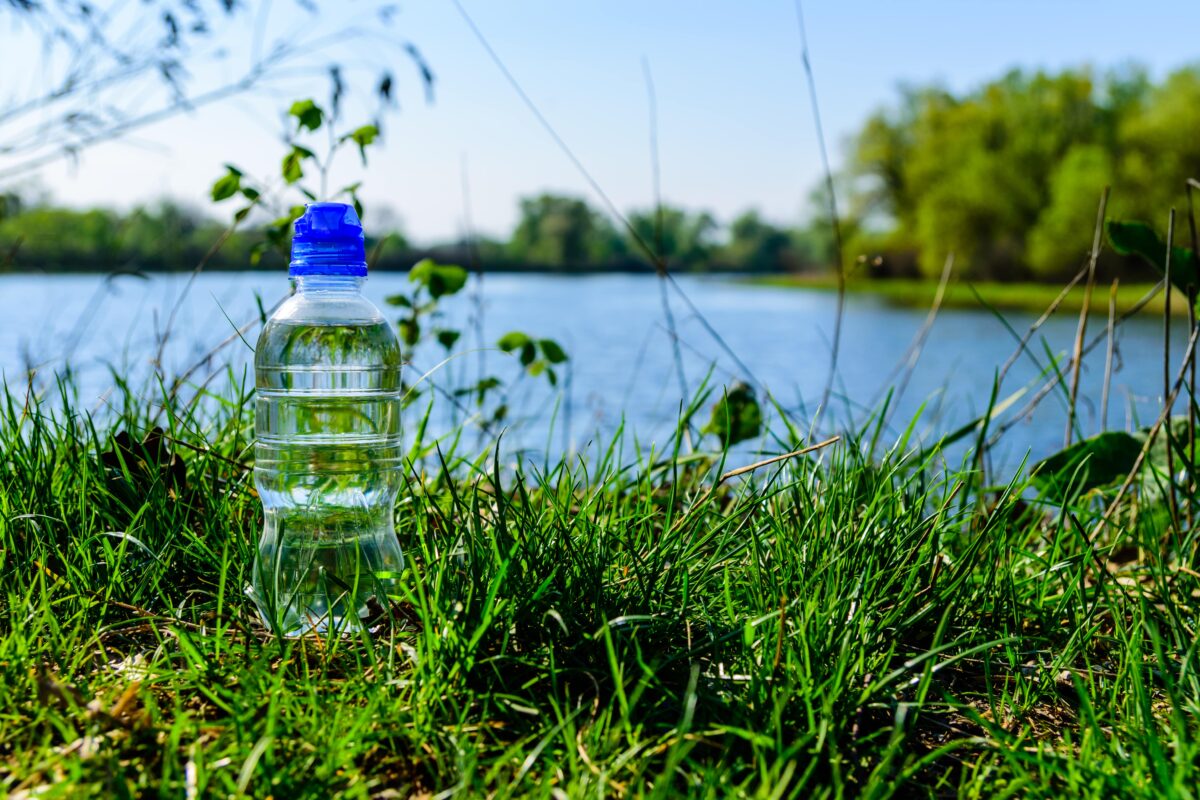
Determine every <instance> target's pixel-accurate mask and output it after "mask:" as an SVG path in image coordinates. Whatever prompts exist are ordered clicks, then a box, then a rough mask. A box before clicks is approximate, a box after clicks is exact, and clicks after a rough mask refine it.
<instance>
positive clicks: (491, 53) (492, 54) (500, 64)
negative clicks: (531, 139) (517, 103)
mask: <svg viewBox="0 0 1200 800" xmlns="http://www.w3.org/2000/svg"><path fill="white" fill-rule="evenodd" d="M451 2H453V3H454V7H455V9H457V11H458V14H459V16H461V17H462V19H463V22H465V23H466V24H467V27H468V28H470V30H471V33H472V34H473V35H474V36H475V39H476V40H477V41H478V42H479V44H480V46H482V47H483V49H484V51H485V52H486V53H487V55H488V58H490V59H491V61H492V63H493V64H494V65H495V66H496V69H498V70H499V71H500V74H501V75H502V76H503V77H504V80H505V81H506V82H507V83H508V85H509V86H510V87H512V90H513V91H514V92H516V94H517V97H518V98H519V99H520V100H521V103H522V104H524V106H525V108H526V109H528V111H529V113H531V114H532V115H533V117H534V119H536V120H537V123H538V125H539V126H541V128H542V130H543V131H545V132H546V135H548V136H549V137H550V138H551V140H553V142H554V144H555V146H556V147H558V149H559V150H560V151H561V152H562V154H563V155H564V156H566V158H567V160H568V161H570V162H571V165H572V166H573V167H575V171H576V172H578V173H579V174H580V176H581V177H582V178H583V179H584V181H585V182H586V183H587V185H588V186H589V187H591V189H592V191H593V192H594V193H595V194H596V197H598V198H599V199H600V202H601V203H603V204H604V207H605V208H606V209H607V210H608V213H609V214H610V215H611V216H612V218H613V219H615V220H617V221H618V222H619V223H621V226H622V227H623V228H624V229H625V231H626V233H628V235H629V238H630V239H631V240H632V241H633V243H634V245H636V246H637V248H638V249H639V250H641V251H642V252H643V253H644V254H645V255H646V257H647V258H648V259H649V260H650V262H651V263H652V264H656V265H657V261H658V259H657V254H656V253H655V251H654V248H653V247H651V246H650V244H649V243H648V242H647V241H646V240H645V238H644V237H643V236H642V235H641V234H640V233H638V231H637V229H636V228H634V226H633V224H632V223H630V221H629V218H628V217H626V216H625V215H624V214H622V213H621V211H620V210H619V209H618V208H617V205H616V203H614V202H613V201H612V198H611V197H609V196H608V193H607V192H605V191H604V189H603V188H602V187H601V186H600V183H599V181H597V180H596V179H595V178H594V177H593V176H592V173H591V172H589V171H588V169H587V167H585V166H584V164H583V162H582V161H581V160H580V159H579V157H578V156H577V155H575V151H574V150H572V149H571V148H570V146H569V145H568V144H567V142H566V140H565V139H563V138H562V136H560V135H559V133H558V131H557V130H555V128H554V126H553V125H551V124H550V120H548V119H547V118H546V116H545V115H544V114H543V113H542V112H541V109H539V108H538V107H537V104H536V103H534V102H533V98H532V97H530V96H529V94H528V93H527V92H526V91H525V89H524V88H523V87H522V86H521V84H520V82H519V81H517V79H516V76H514V75H513V74H512V72H511V71H510V70H509V69H508V67H507V65H505V63H504V60H503V59H501V58H500V54H499V53H497V52H496V49H495V48H493V47H492V45H491V43H490V42H489V41H488V39H487V37H486V36H484V35H483V31H482V30H481V29H480V27H479V26H478V25H476V24H475V20H474V19H473V18H472V17H471V15H470V14H468V13H467V9H466V8H465V7H464V6H463V4H462V2H461V0H451ZM656 269H657V266H656ZM666 280H667V282H668V283H669V284H670V285H671V288H672V289H674V290H675V292H676V294H678V295H679V297H680V298H681V299H682V300H683V302H684V304H685V305H687V307H688V309H689V310H690V311H691V312H692V313H693V314H695V315H696V319H697V320H698V321H699V322H700V325H701V326H702V327H703V328H704V330H705V331H706V332H707V333H708V335H709V336H711V337H712V339H713V341H714V342H715V343H716V345H717V347H719V348H721V350H722V352H724V353H725V355H726V356H728V357H729V358H730V360H732V361H733V363H735V364H737V366H738V369H740V370H741V371H742V373H743V374H744V375H745V376H746V379H747V380H748V381H749V382H750V383H753V384H755V385H756V386H758V387H759V388H760V389H762V390H763V391H766V387H765V385H764V384H763V383H762V381H760V380H758V378H756V377H755V376H754V373H753V372H751V371H750V368H749V367H747V366H746V364H745V362H743V361H742V360H741V359H740V358H738V355H737V353H735V352H733V349H732V348H731V347H730V346H729V345H728V343H726V341H725V339H724V338H723V337H722V336H721V335H720V334H718V333H717V330H716V328H714V327H713V326H712V324H711V323H709V321H708V318H707V317H705V316H704V315H703V314H702V313H700V309H698V308H697V307H696V304H695V303H693V302H692V299H691V298H690V297H688V296H687V293H686V292H684V291H683V288H682V287H680V286H679V284H678V282H677V281H676V280H675V277H674V276H673V275H671V273H670V272H669V271H667V272H666Z"/></svg>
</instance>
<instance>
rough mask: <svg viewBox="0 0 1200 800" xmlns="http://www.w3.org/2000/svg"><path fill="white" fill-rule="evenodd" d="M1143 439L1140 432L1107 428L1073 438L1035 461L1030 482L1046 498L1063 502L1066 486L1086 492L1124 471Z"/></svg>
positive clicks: (1140, 449)
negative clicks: (1134, 432) (1072, 440)
mask: <svg viewBox="0 0 1200 800" xmlns="http://www.w3.org/2000/svg"><path fill="white" fill-rule="evenodd" d="M1144 441H1145V438H1144V436H1143V437H1142V438H1138V437H1137V436H1134V435H1133V434H1129V433H1125V432H1123V431H1108V432H1106V433H1101V434H1099V435H1097V436H1093V437H1092V438H1090V439H1084V440H1083V441H1081V442H1076V443H1075V444H1073V445H1071V446H1070V447H1068V448H1067V449H1065V450H1060V451H1059V452H1057V453H1055V454H1054V455H1052V456H1050V457H1048V458H1045V459H1043V460H1042V461H1040V462H1038V463H1037V464H1036V465H1035V466H1034V468H1033V483H1034V485H1035V486H1037V487H1038V488H1039V489H1041V490H1042V494H1043V495H1044V496H1045V498H1046V499H1047V500H1050V501H1051V502H1054V503H1064V502H1066V501H1067V500H1068V499H1069V498H1068V496H1067V493H1068V491H1069V490H1073V491H1075V492H1079V493H1082V492H1088V491H1091V490H1092V489H1097V488H1100V487H1102V486H1107V485H1108V484H1110V483H1112V482H1114V481H1116V480H1118V479H1121V478H1124V477H1125V476H1126V475H1128V474H1129V471H1130V470H1132V469H1133V465H1134V464H1135V463H1136V462H1137V457H1138V454H1139V453H1141V451H1142V443H1143V442H1144Z"/></svg>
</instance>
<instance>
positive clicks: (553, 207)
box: [508, 194, 624, 266]
mask: <svg viewBox="0 0 1200 800" xmlns="http://www.w3.org/2000/svg"><path fill="white" fill-rule="evenodd" d="M623 249H624V248H623V247H622V246H621V243H620V237H619V236H617V235H616V232H615V230H614V229H613V226H612V224H611V223H610V222H609V221H608V220H607V219H605V218H604V217H602V216H601V215H599V214H597V213H596V212H595V211H594V210H593V209H592V208H591V207H589V206H588V204H587V202H586V201H584V200H581V199H579V198H576V197H564V196H561V195H552V194H542V195H538V196H537V197H532V198H522V199H521V201H520V218H519V221H518V222H517V227H516V229H515V230H514V231H513V234H512V238H511V239H510V240H509V243H508V253H509V256H510V257H511V258H513V259H514V260H518V261H525V262H527V263H530V264H542V265H547V266H585V265H589V264H603V263H606V262H609V261H611V260H612V259H613V258H615V257H617V256H618V255H620V254H621V253H622V252H623Z"/></svg>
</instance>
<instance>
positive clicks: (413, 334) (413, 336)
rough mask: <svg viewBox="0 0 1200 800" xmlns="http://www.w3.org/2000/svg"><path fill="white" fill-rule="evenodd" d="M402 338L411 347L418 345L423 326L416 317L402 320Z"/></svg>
mask: <svg viewBox="0 0 1200 800" xmlns="http://www.w3.org/2000/svg"><path fill="white" fill-rule="evenodd" d="M399 327H400V340H401V341H402V342H404V343H405V344H406V345H408V346H409V347H413V346H415V345H416V343H417V342H418V341H420V339H421V326H420V324H419V323H418V322H417V321H416V320H415V319H402V320H400V326H399Z"/></svg>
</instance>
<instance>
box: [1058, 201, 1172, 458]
mask: <svg viewBox="0 0 1200 800" xmlns="http://www.w3.org/2000/svg"><path fill="white" fill-rule="evenodd" d="M1108 194H1109V187H1108V186H1105V187H1104V191H1103V192H1102V193H1101V194H1100V208H1099V209H1097V211H1096V229H1095V232H1094V233H1093V235H1092V252H1091V255H1090V256H1089V257H1088V266H1087V283H1086V284H1084V289H1083V305H1082V306H1081V307H1080V309H1079V327H1078V328H1077V329H1076V331H1075V352H1074V355H1073V356H1072V359H1071V392H1070V399H1069V401H1068V403H1067V432H1066V435H1065V436H1064V439H1065V442H1064V444H1063V447H1070V446H1071V434H1072V432H1073V431H1074V429H1075V417H1076V407H1077V405H1078V403H1077V401H1078V398H1079V368H1080V365H1081V364H1082V363H1083V355H1082V352H1083V340H1084V338H1085V337H1086V336H1087V318H1088V312H1089V311H1090V310H1091V309H1090V306H1091V304H1092V287H1093V286H1095V283H1096V260H1097V259H1098V258H1100V242H1101V239H1102V234H1103V232H1104V216H1105V212H1106V211H1107V210H1108ZM1168 299H1169V296H1168ZM1167 306H1168V308H1167V314H1168V315H1170V302H1168V303H1167Z"/></svg>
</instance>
